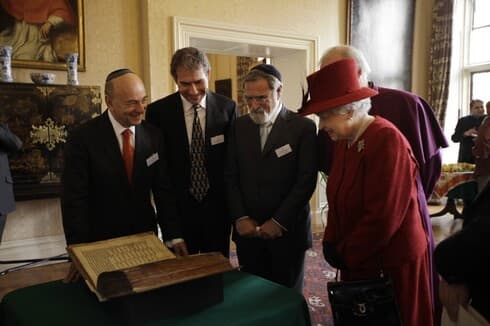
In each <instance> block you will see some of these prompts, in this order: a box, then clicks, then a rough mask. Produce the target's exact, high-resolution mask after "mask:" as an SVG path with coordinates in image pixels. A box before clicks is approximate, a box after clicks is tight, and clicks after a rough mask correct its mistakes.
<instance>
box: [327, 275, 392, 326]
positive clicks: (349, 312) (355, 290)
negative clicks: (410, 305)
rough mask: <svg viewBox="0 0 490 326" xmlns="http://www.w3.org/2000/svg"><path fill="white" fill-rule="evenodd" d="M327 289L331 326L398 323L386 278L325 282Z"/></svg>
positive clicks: (386, 325) (388, 325)
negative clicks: (332, 324) (330, 310)
mask: <svg viewBox="0 0 490 326" xmlns="http://www.w3.org/2000/svg"><path fill="white" fill-rule="evenodd" d="M327 290H328V299H329V300H330V306H331V308H332V315H333V320H334V324H335V326H363V325H373V326H374V325H377V326H378V325H383V326H392V325H393V326H398V325H402V323H401V321H400V314H399V311H398V307H397V304H396V300H395V293H394V289H393V284H392V282H391V279H390V278H389V277H386V276H383V275H381V276H380V277H379V278H377V279H372V280H362V281H340V282H328V283H327Z"/></svg>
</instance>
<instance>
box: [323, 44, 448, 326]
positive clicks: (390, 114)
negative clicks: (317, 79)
mask: <svg viewBox="0 0 490 326" xmlns="http://www.w3.org/2000/svg"><path fill="white" fill-rule="evenodd" d="M345 58H353V59H354V60H355V61H356V64H357V69H358V74H359V82H360V84H361V86H369V87H371V88H373V89H375V90H376V91H378V95H376V96H374V97H372V98H371V110H370V111H369V113H370V114H372V115H379V116H381V117H383V118H385V119H387V120H389V121H391V122H392V123H393V124H394V125H395V126H396V127H397V128H398V129H399V130H400V131H401V132H402V134H403V135H404V136H405V137H406V138H407V140H408V142H409V143H410V146H411V147H412V151H413V153H414V156H415V158H416V160H417V162H418V165H419V171H420V175H419V176H418V180H417V181H418V200H419V206H420V213H421V216H422V218H423V221H422V222H423V224H424V228H425V231H426V235H427V241H428V242H429V246H430V249H431V250H430V251H429V260H430V266H431V269H432V270H431V275H432V279H431V282H432V301H433V309H434V317H435V318H434V321H435V324H437V322H438V320H439V316H440V314H441V306H440V303H439V302H438V298H437V293H438V281H439V278H438V275H437V273H436V271H435V268H434V266H433V261H432V253H433V250H434V237H433V234H432V225H431V222H430V216H429V210H428V208H427V199H428V198H429V196H430V195H431V194H432V191H433V190H434V186H435V184H436V183H437V180H438V179H439V176H440V174H441V153H440V149H441V148H444V147H447V146H448V143H447V140H446V138H445V137H444V133H443V131H442V130H441V127H440V125H439V123H438V121H437V119H436V117H435V116H434V112H433V111H432V108H431V107H430V106H429V104H428V103H427V102H426V101H425V100H424V99H422V98H421V97H419V96H417V95H415V94H412V93H409V92H406V91H402V90H397V89H389V88H384V87H377V86H375V85H374V83H372V82H369V80H368V75H369V72H370V67H369V64H368V63H367V61H366V59H365V57H364V55H363V54H362V52H361V51H359V50H358V49H356V48H354V47H352V46H348V45H339V46H335V47H332V48H330V49H328V50H327V51H326V52H325V53H324V55H323V56H322V58H321V59H320V65H321V67H324V66H326V65H328V64H331V63H333V62H336V61H338V60H341V59H345ZM318 144H319V147H318V148H319V155H318V157H319V160H320V161H319V164H318V165H319V170H320V171H322V172H324V173H326V174H328V172H329V169H330V166H331V163H332V161H333V160H334V157H333V156H332V154H333V141H332V140H331V139H330V137H329V136H328V134H327V133H326V132H323V131H321V130H320V131H319V133H318Z"/></svg>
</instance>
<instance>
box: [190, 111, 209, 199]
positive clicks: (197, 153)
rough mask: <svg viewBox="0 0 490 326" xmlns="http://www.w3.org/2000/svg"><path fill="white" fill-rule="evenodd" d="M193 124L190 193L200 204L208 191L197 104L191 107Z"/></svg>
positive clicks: (204, 153)
mask: <svg viewBox="0 0 490 326" xmlns="http://www.w3.org/2000/svg"><path fill="white" fill-rule="evenodd" d="M192 108H193V109H194V123H193V124H192V140H191V153H190V158H191V187H190V193H191V195H192V196H194V198H196V200H197V201H198V202H201V201H202V200H203V198H204V197H205V196H206V193H207V192H208V189H209V180H208V174H207V172H206V152H205V150H206V147H205V144H204V137H203V135H202V128H201V123H200V121H199V116H198V115H197V111H198V110H199V109H200V108H201V106H200V105H199V104H196V105H193V106H192Z"/></svg>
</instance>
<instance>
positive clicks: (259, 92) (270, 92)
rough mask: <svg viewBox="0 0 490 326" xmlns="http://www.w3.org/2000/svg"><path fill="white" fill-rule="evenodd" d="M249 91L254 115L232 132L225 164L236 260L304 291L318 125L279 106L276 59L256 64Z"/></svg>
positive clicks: (239, 121)
mask: <svg viewBox="0 0 490 326" xmlns="http://www.w3.org/2000/svg"><path fill="white" fill-rule="evenodd" d="M244 96H245V101H246V103H247V105H248V108H249V114H247V115H245V116H242V117H240V118H238V119H237V121H236V124H235V126H234V128H233V129H232V131H231V134H230V137H229V144H228V152H227V165H226V170H225V176H226V183H227V196H228V206H229V208H230V213H231V218H232V220H233V226H234V231H233V241H234V242H235V243H236V247H237V255H238V260H239V263H240V266H242V270H243V271H246V272H250V273H253V274H256V275H258V276H261V277H264V278H266V279H269V280H271V281H274V282H277V283H280V284H283V285H285V286H288V287H291V288H295V289H296V290H297V291H299V292H302V288H303V272H304V258H305V251H306V250H307V249H308V248H310V247H311V221H310V207H309V200H310V197H311V195H312V194H313V191H314V189H315V186H316V178H317V172H316V168H317V167H316V141H315V138H316V127H315V124H314V123H313V121H312V120H309V119H307V118H304V117H300V116H299V115H297V114H296V113H293V112H291V111H289V110H288V109H287V108H286V107H285V106H284V105H283V104H282V101H281V97H282V81H281V74H280V73H279V71H278V70H277V69H276V68H275V67H274V66H272V65H268V64H261V65H258V66H255V67H254V68H252V70H251V71H250V72H249V73H248V74H247V75H246V77H245V80H244Z"/></svg>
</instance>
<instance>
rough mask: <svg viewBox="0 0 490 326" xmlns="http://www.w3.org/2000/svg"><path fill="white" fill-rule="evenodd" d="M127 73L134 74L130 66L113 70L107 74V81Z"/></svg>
mask: <svg viewBox="0 0 490 326" xmlns="http://www.w3.org/2000/svg"><path fill="white" fill-rule="evenodd" d="M126 74H134V72H133V71H132V70H131V69H128V68H122V69H118V70H114V71H113V72H111V73H109V74H108V75H107V78H106V79H105V82H106V83H107V82H108V81H111V80H113V79H114V78H117V77H119V76H122V75H126Z"/></svg>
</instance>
